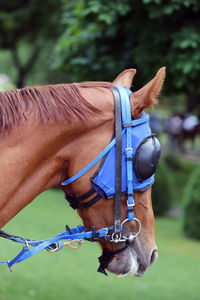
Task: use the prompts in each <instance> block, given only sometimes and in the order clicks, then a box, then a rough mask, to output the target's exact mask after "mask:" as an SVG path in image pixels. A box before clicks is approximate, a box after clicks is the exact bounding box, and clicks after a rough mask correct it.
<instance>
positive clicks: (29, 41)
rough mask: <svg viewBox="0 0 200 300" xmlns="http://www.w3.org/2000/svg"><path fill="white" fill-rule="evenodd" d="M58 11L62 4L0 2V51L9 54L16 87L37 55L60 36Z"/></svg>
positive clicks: (18, 1) (57, 2)
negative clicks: (6, 50)
mask: <svg viewBox="0 0 200 300" xmlns="http://www.w3.org/2000/svg"><path fill="white" fill-rule="evenodd" d="M61 8H62V0H58V1H54V0H48V1H42V2H41V1H39V0H28V1H23V0H15V1H7V0H0V47H1V48H2V49H8V50H10V51H11V54H12V59H13V62H14V64H15V67H16V68H17V72H18V74H17V78H16V84H17V86H18V87H21V86H22V85H24V80H25V78H26V76H27V74H28V73H29V72H30V71H31V70H32V68H33V66H34V64H35V62H36V61H37V59H38V57H39V54H40V53H41V52H43V50H44V48H45V47H47V46H50V42H51V43H53V42H55V39H56V38H57V37H58V35H59V34H60V33H61V27H62V24H61V23H60V22H59V19H60V15H61ZM51 48H52V49H53V45H51Z"/></svg>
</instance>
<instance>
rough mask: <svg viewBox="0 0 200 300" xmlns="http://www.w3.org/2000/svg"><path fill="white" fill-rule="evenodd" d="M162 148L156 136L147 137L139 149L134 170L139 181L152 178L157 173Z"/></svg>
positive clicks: (136, 153)
mask: <svg viewBox="0 0 200 300" xmlns="http://www.w3.org/2000/svg"><path fill="white" fill-rule="evenodd" d="M160 154H161V146H160V142H159V140H158V139H157V138H156V136H155V135H150V136H148V137H146V138H145V139H144V140H143V141H142V142H141V143H140V144H139V145H138V147H137V149H136V152H135V157H134V165H133V169H134V172H135V175H136V177H137V179H138V180H139V181H143V180H146V179H148V178H150V177H151V176H152V175H153V174H154V173H155V171H156V169H157V166H158V162H159V158H160Z"/></svg>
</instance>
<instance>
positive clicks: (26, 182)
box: [0, 124, 77, 227]
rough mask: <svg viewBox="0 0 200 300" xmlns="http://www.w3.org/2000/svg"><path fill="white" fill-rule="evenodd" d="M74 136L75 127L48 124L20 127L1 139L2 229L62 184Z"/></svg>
mask: <svg viewBox="0 0 200 300" xmlns="http://www.w3.org/2000/svg"><path fill="white" fill-rule="evenodd" d="M76 126H77V125H76ZM74 133H75V132H74V130H73V126H71V128H70V127H69V126H61V125H58V124H54V125H53V124H45V125H43V126H42V125H40V126H38V125H35V126H34V125H33V126H27V127H26V126H24V127H19V128H18V129H14V130H13V131H12V132H11V133H10V134H9V135H8V136H7V137H4V138H2V139H1V142H0V166H1V170H0V227H2V226H4V225H5V224H6V223H7V222H8V221H9V220H10V219H11V218H12V217H13V216H14V215H16V214H17V212H19V211H20V210H21V209H22V208H23V207H25V206H26V205H27V204H28V203H30V202H31V201H32V200H33V199H34V198H35V197H36V196H37V195H38V194H40V193H41V192H42V191H44V190H46V189H48V188H50V187H52V186H55V185H58V184H59V183H60V180H61V178H62V172H63V170H66V169H67V161H68V156H70V147H68V144H70V142H69V141H70V140H72V136H74ZM64 161H65V162H66V166H65V165H64V164H65V163H64Z"/></svg>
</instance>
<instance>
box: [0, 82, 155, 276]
mask: <svg viewBox="0 0 200 300" xmlns="http://www.w3.org/2000/svg"><path fill="white" fill-rule="evenodd" d="M113 94H114V99H115V104H116V102H117V100H116V98H118V102H119V103H118V104H117V105H118V108H117V106H116V110H117V109H118V110H119V109H120V118H121V123H120V126H119V124H118V128H119V127H120V130H119V133H118V132H115V134H116V136H115V138H113V139H112V141H111V142H110V143H109V145H108V146H107V147H106V148H105V149H104V150H103V151H102V152H101V153H100V154H99V155H98V156H97V157H96V158H95V159H94V160H93V161H92V162H91V163H90V164H89V165H87V166H86V167H85V168H84V169H83V170H81V171H80V172H79V173H77V174H76V175H74V176H73V177H71V178H68V179H67V180H65V181H63V182H61V186H65V185H68V184H70V183H72V182H74V181H75V180H77V179H78V178H80V177H81V176H83V175H84V174H85V173H86V172H87V171H88V170H90V169H91V168H92V167H93V166H94V165H96V164H97V163H98V162H99V161H100V160H101V159H103V160H102V162H101V164H100V167H99V168H98V170H97V171H96V172H95V174H94V175H93V176H92V178H91V183H92V186H93V188H92V193H97V196H95V197H94V200H93V201H89V203H90V205H92V204H94V203H96V202H97V201H98V200H100V199H101V198H102V197H104V198H107V199H110V198H115V201H116V202H117V201H118V204H119V201H121V195H122V194H125V195H127V219H125V220H124V221H123V222H122V223H121V221H120V216H121V204H120V211H119V207H117V205H118V204H117V205H116V209H115V214H116V215H117V217H116V218H115V223H114V225H113V226H110V227H106V228H102V229H98V230H96V229H95V228H94V227H93V228H92V230H90V231H87V229H86V228H85V227H84V226H82V225H80V226H77V227H75V228H72V229H70V228H69V227H67V230H66V231H64V232H63V233H61V234H59V235H57V236H55V237H53V238H50V239H47V240H41V241H37V240H28V239H23V238H21V237H18V236H14V235H9V234H7V233H5V232H3V231H0V236H2V237H5V238H8V239H10V240H13V241H15V242H18V243H22V244H24V247H23V249H22V250H21V252H20V253H19V254H18V255H17V256H16V257H15V258H14V259H13V260H11V261H7V262H1V263H6V264H7V265H8V267H9V268H10V270H11V267H12V265H14V264H15V263H19V262H21V261H23V260H25V259H27V258H29V257H31V256H33V255H34V254H36V253H37V252H39V251H41V250H42V249H46V250H51V249H54V248H55V247H56V251H58V250H60V249H61V248H62V247H63V245H64V244H63V241H64V240H76V239H81V240H89V241H101V240H103V241H109V242H125V241H127V240H129V241H132V240H133V239H134V238H135V237H136V236H137V235H138V234H139V232H140V229H141V223H140V221H139V220H138V219H137V218H135V217H134V205H135V203H134V197H133V194H134V192H136V191H137V192H138V191H144V190H146V189H148V188H149V187H150V186H151V185H152V184H153V181H154V174H151V176H149V177H148V178H142V176H139V175H138V173H140V172H139V171H138V170H137V168H135V166H134V165H136V166H137V164H135V162H134V157H135V156H137V159H138V160H139V159H140V161H141V160H143V158H140V155H141V154H140V149H142V147H143V144H145V147H146V148H148V145H147V144H148V143H146V139H147V140H148V141H151V142H150V143H151V144H152V145H153V147H154V148H152V149H153V150H152V151H153V152H152V151H151V152H152V157H154V158H155V157H156V159H154V158H153V160H154V161H153V163H154V166H153V169H152V170H153V171H155V169H156V166H157V163H158V159H159V156H160V148H159V142H158V141H157V140H155V138H154V137H152V135H151V130H150V127H149V116H148V115H147V114H146V113H145V112H143V113H142V115H141V117H140V118H139V119H136V120H132V116H131V106H130V99H129V96H130V94H131V91H130V90H128V89H125V88H123V87H121V86H116V88H115V89H114V90H113ZM118 115H119V112H118ZM115 118H116V111H115ZM115 131H116V130H115ZM117 131H118V130H117ZM117 135H118V136H119V135H121V136H122V138H121V139H122V140H121V144H120V141H118V140H119V139H120V138H119V137H117ZM116 139H117V141H116ZM116 144H117V145H116ZM118 144H119V145H121V155H120V157H121V159H118V160H119V161H120V164H121V174H120V175H119V177H120V181H121V182H120V185H118V184H117V181H119V180H118V178H117V177H118V176H116V172H115V170H116V167H117V163H116V161H117V160H116V155H117V153H116V152H117V151H116V148H117V147H118V148H120V146H119V145H118ZM143 148H144V147H143ZM141 153H142V151H141ZM155 153H156V155H155ZM145 156H146V155H145ZM147 156H148V155H147ZM144 160H145V159H144ZM151 160H152V159H151ZM140 164H141V162H140ZM148 164H149V162H147V168H148ZM150 165H152V161H151V162H150ZM150 168H151V166H150ZM136 171H137V172H136ZM136 173H137V174H136ZM150 173H152V172H151V171H150ZM153 173H154V172H153ZM145 176H146V175H145ZM140 177H141V178H140ZM117 185H118V192H116V190H117ZM119 188H120V190H119ZM92 193H91V192H90V191H89V193H86V195H84V196H83V197H78V199H79V198H81V199H80V200H84V199H86V198H87V197H89V196H90V195H92ZM117 197H118V200H117ZM70 199H75V200H76V199H77V198H76V197H70V196H68V200H69V202H70V204H71V205H72V206H73V201H72V200H70ZM77 205H78V204H77ZM82 205H83V206H77V207H76V206H75V207H74V208H79V209H80V208H85V207H89V206H90V205H88V206H87V203H86V204H85V206H84V204H82ZM133 220H135V221H136V222H137V223H138V230H137V232H136V233H129V234H128V235H126V234H124V233H123V224H124V223H125V222H127V221H133ZM29 246H32V247H33V248H31V249H29ZM104 273H105V272H104Z"/></svg>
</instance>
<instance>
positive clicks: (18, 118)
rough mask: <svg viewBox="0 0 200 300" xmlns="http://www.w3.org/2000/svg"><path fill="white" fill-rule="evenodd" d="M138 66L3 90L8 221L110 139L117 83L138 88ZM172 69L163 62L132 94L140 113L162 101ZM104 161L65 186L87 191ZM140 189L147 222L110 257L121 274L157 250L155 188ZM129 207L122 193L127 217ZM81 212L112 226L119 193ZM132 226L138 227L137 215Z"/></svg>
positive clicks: (0, 185) (3, 198)
mask: <svg viewBox="0 0 200 300" xmlns="http://www.w3.org/2000/svg"><path fill="white" fill-rule="evenodd" d="M135 73H136V70H135V69H128V70H125V71H124V72H122V73H120V74H119V76H118V77H117V78H116V79H115V80H114V82H113V83H107V82H86V83H77V84H62V85H47V86H41V87H32V88H28V87H26V88H23V89H18V90H12V91H7V92H4V93H0V128H1V132H0V165H1V171H0V227H3V226H4V225H5V224H6V223H7V222H8V221H9V220H10V219H12V218H13V217H14V216H15V215H16V214H17V213H18V212H19V211H20V210H22V209H23V208H24V207H25V206H26V205H27V204H29V203H30V202H31V201H32V200H33V199H34V198H35V197H36V196H37V195H39V194H40V193H42V192H43V191H44V190H46V189H48V188H51V187H54V186H58V185H60V183H61V182H62V181H63V180H65V179H66V178H67V177H71V176H73V175H74V174H76V173H77V172H78V171H80V170H81V169H82V168H84V167H85V166H86V165H87V164H89V163H90V162H91V161H92V160H93V159H94V158H95V157H96V156H97V155H98V154H99V153H100V152H101V151H102V150H103V149H104V148H105V147H106V145H107V144H109V141H110V139H111V137H112V135H113V131H114V103H113V95H112V93H111V90H110V87H112V86H113V85H115V84H118V85H121V86H123V87H126V88H130V87H131V84H132V79H133V77H134V75H135ZM164 77H165V68H161V69H160V70H159V71H158V73H157V74H156V76H155V77H154V78H153V79H152V80H151V81H150V82H149V83H148V84H146V85H145V86H144V87H143V88H141V89H140V90H138V91H136V92H134V93H132V94H131V97H130V101H131V109H132V117H133V118H138V117H139V116H140V115H141V112H142V111H143V110H144V109H146V108H148V107H151V106H152V105H154V104H155V103H156V102H157V96H158V94H159V92H160V90H161V87H162V84H163V80H164ZM98 165H99V163H98V164H96V165H95V166H94V167H93V168H92V169H91V170H89V171H88V172H87V173H86V174H85V175H84V176H82V177H80V178H79V179H78V180H76V181H75V182H73V183H71V184H70V185H69V186H66V187H64V188H63V189H64V191H65V192H66V193H67V194H69V195H76V196H79V195H82V194H83V193H85V192H87V191H88V190H89V189H90V188H91V186H90V185H91V183H90V180H89V179H90V177H91V176H92V174H93V173H94V172H95V170H96V169H97V167H98ZM134 196H135V203H136V205H135V216H136V217H137V218H139V219H140V221H141V223H142V230H141V233H140V235H139V236H138V237H137V238H136V239H135V240H134V242H133V243H132V244H131V243H129V246H128V247H126V249H125V250H124V251H121V252H120V253H118V254H115V255H113V257H111V258H110V260H109V264H108V267H107V269H108V270H109V271H110V272H113V273H115V274H117V275H125V274H130V275H137V276H142V275H143V274H144V272H145V270H146V269H147V267H148V266H150V265H151V264H152V263H153V262H154V261H155V260H156V258H157V247H156V244H155V238H154V216H153V211H152V205H151V189H150V188H149V189H148V190H146V191H144V192H140V193H135V195H134ZM88 199H89V198H88ZM88 199H87V201H88ZM126 209H127V208H126V199H125V197H122V211H121V218H122V219H121V220H122V221H123V220H124V219H125V218H126ZM78 212H79V215H80V217H81V218H82V220H83V223H84V225H85V226H86V227H87V228H88V229H89V228H91V226H93V225H94V226H95V227H96V228H103V227H106V226H111V225H112V224H113V219H114V199H110V200H106V199H104V198H101V200H100V201H99V202H97V203H96V204H94V205H93V206H91V207H89V208H86V209H83V210H79V211H78ZM126 227H128V229H129V231H133V230H134V229H135V227H136V224H135V221H132V222H128V223H126ZM101 246H102V249H103V250H105V249H108V250H110V251H115V250H116V249H118V248H119V247H120V245H119V244H115V243H109V242H102V243H101Z"/></svg>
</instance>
